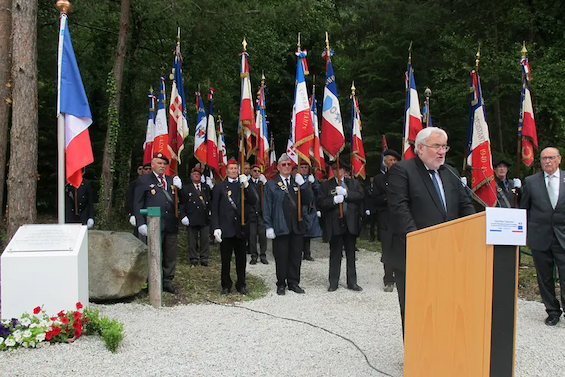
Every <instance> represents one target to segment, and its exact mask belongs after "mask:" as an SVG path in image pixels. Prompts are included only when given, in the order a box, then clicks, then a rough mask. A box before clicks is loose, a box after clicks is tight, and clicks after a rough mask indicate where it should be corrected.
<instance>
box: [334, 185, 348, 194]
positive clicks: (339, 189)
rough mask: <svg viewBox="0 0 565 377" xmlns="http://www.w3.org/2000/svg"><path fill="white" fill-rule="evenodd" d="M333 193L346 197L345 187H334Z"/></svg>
mask: <svg viewBox="0 0 565 377" xmlns="http://www.w3.org/2000/svg"><path fill="white" fill-rule="evenodd" d="M335 193H336V194H337V195H343V196H347V189H346V188H345V187H341V186H336V188H335Z"/></svg>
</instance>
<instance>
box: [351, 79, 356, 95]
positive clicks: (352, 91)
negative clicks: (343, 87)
mask: <svg viewBox="0 0 565 377" xmlns="http://www.w3.org/2000/svg"><path fill="white" fill-rule="evenodd" d="M351 95H352V96H354V95H355V81H351Z"/></svg>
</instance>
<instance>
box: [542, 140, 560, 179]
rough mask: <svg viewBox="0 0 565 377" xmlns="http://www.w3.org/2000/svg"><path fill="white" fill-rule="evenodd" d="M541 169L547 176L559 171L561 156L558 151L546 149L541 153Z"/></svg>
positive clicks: (552, 148)
mask: <svg viewBox="0 0 565 377" xmlns="http://www.w3.org/2000/svg"><path fill="white" fill-rule="evenodd" d="M540 160H541V168H542V169H543V171H544V172H546V173H547V174H553V173H555V172H556V171H557V169H559V164H561V155H560V154H559V149H557V148H554V147H547V148H545V149H544V150H543V151H541V156H540Z"/></svg>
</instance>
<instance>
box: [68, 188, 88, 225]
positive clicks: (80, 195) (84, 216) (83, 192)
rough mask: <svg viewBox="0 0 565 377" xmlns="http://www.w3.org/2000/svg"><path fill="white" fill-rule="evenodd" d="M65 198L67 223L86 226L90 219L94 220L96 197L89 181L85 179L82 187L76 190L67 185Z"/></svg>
mask: <svg viewBox="0 0 565 377" xmlns="http://www.w3.org/2000/svg"><path fill="white" fill-rule="evenodd" d="M75 196H76V207H75ZM65 197H66V203H65V222H66V223H81V224H82V225H86V222H87V221H88V219H94V197H93V194H92V185H91V184H90V181H89V180H88V179H86V178H83V179H82V182H81V184H80V186H79V187H78V188H77V189H76V190H75V187H74V186H71V185H69V184H67V185H66V195H65ZM77 212H78V215H77Z"/></svg>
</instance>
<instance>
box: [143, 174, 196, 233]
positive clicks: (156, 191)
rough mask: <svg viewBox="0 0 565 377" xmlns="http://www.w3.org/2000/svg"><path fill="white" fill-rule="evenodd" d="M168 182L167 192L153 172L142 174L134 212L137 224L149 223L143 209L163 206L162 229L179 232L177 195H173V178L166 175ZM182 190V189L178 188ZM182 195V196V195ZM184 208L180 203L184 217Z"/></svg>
mask: <svg viewBox="0 0 565 377" xmlns="http://www.w3.org/2000/svg"><path fill="white" fill-rule="evenodd" d="M164 177H165V181H166V183H167V189H166V194H165V190H164V189H163V188H162V186H161V183H160V182H159V179H157V177H156V176H155V174H154V173H153V172H151V173H149V174H145V175H142V176H140V177H139V178H138V179H137V185H136V187H135V196H134V201H133V214H134V216H135V221H136V224H137V226H138V227H139V226H141V225H144V224H147V216H145V215H142V214H141V213H140V210H141V209H145V208H149V207H160V208H161V231H166V232H168V233H177V232H178V222H179V221H178V218H176V217H175V197H174V195H173V190H172V187H173V178H172V177H171V176H168V175H165V176H164ZM177 191H180V190H177ZM181 197H182V196H181ZM184 216H185V215H184V210H183V208H182V206H181V205H180V204H179V217H180V218H181V219H182V218H183V217H184Z"/></svg>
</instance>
